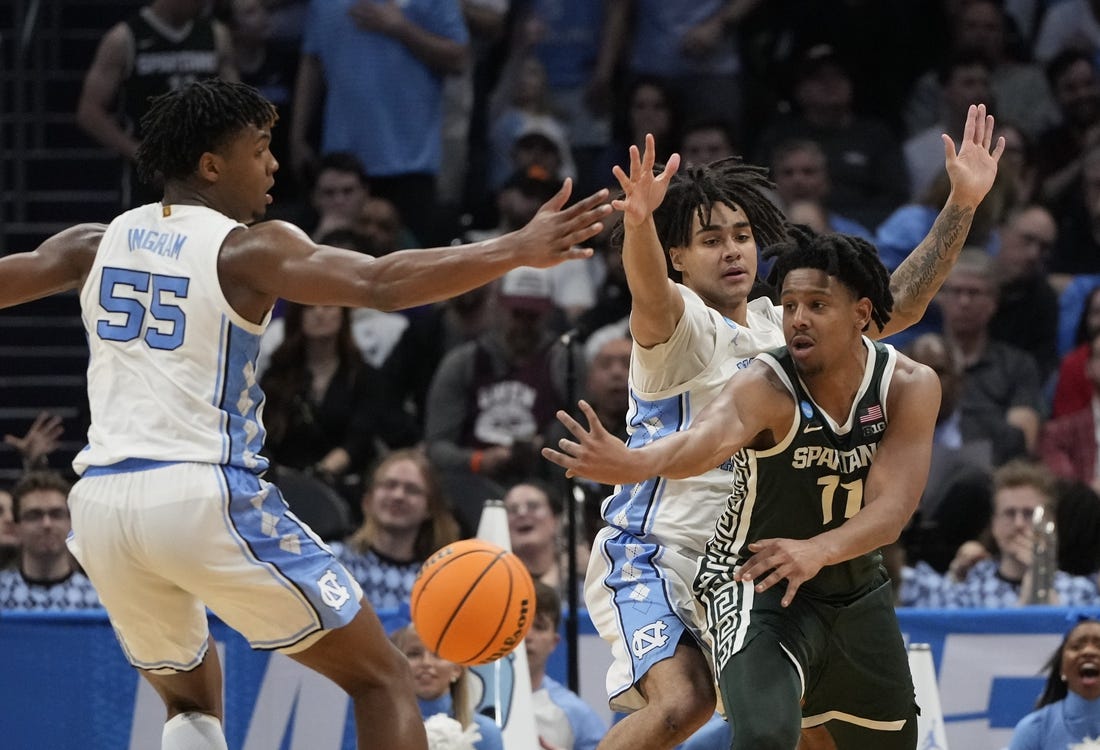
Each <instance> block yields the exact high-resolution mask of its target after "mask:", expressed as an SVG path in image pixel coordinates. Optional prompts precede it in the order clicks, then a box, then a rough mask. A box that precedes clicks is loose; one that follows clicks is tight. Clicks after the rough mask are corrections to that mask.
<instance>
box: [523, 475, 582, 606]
mask: <svg viewBox="0 0 1100 750" xmlns="http://www.w3.org/2000/svg"><path fill="white" fill-rule="evenodd" d="M504 509H505V511H507V513H508V536H509V538H510V540H511V543H512V552H514V553H515V554H516V557H518V558H519V559H520V560H522V561H523V565H524V566H525V567H526V568H527V571H528V572H529V573H530V574H531V577H532V578H534V579H535V580H536V581H541V582H542V583H545V584H546V585H548V586H552V587H553V588H554V590H555V591H557V592H558V593H559V594H565V593H566V592H567V590H568V589H567V586H568V580H567V579H568V572H569V566H568V563H567V559H568V555H567V553H566V549H565V537H564V530H563V528H562V527H563V525H564V524H565V523H567V521H565V520H563V518H562V512H563V510H564V509H563V508H562V498H561V495H559V494H558V493H556V492H553V491H552V490H551V489H550V487H549V485H547V484H545V483H543V482H540V481H538V480H528V481H520V482H518V483H517V484H514V485H512V486H511V487H509V488H508V491H507V492H505V493H504ZM579 546H581V545H580V544H578V547H579ZM578 551H579V550H578ZM583 551H584V554H583V555H580V556H579V559H578V562H577V568H578V571H579V575H578V578H577V585H578V590H579V588H580V585H581V584H582V583H583V581H584V575H583V571H584V570H585V568H586V567H587V565H588V554H587V553H588V547H587V545H584V550H583Z"/></svg>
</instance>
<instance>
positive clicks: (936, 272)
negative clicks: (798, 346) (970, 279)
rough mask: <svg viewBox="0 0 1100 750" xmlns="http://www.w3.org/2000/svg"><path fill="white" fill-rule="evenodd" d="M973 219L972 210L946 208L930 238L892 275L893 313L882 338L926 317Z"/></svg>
mask: <svg viewBox="0 0 1100 750" xmlns="http://www.w3.org/2000/svg"><path fill="white" fill-rule="evenodd" d="M973 219H974V209H973V208H970V207H962V206H953V205H948V206H944V209H943V211H941V212H940V215H939V216H937V217H936V222H935V223H934V224H933V225H932V229H931V230H930V231H929V232H928V236H927V237H925V238H924V240H923V241H922V242H921V243H920V244H919V245H917V247H916V249H915V250H913V252H911V253H910V254H909V257H907V258H906V259H905V260H904V261H902V263H901V265H900V266H898V267H897V270H896V271H894V273H893V274H892V275H891V276H890V292H891V294H893V295H894V313H893V317H892V318H891V320H890V323H889V324H888V326H887V328H886V330H884V331H883V335H888V334H890V333H897V332H898V331H901V330H904V329H905V328H907V327H909V326H910V325H912V324H913V323H915V322H916V321H918V320H920V318H921V317H922V316H923V315H924V311H925V310H926V309H927V307H928V303H929V302H931V301H932V298H933V297H935V296H936V292H938V291H939V289H940V286H941V285H942V284H943V281H944V279H946V278H947V274H948V272H949V271H950V270H951V267H952V266H953V265H954V264H955V260H956V259H957V258H958V257H959V251H961V250H962V247H963V243H964V242H965V241H966V236H967V234H968V233H969V232H970V224H971V222H972V221H973Z"/></svg>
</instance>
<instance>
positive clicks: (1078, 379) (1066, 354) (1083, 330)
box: [1051, 276, 1100, 417]
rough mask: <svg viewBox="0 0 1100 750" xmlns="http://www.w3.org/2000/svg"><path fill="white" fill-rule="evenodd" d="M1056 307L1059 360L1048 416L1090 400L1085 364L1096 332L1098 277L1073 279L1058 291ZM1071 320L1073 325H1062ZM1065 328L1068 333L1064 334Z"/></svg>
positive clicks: (1098, 327) (1099, 331) (1099, 316)
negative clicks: (1057, 314)
mask: <svg viewBox="0 0 1100 750" xmlns="http://www.w3.org/2000/svg"><path fill="white" fill-rule="evenodd" d="M1070 297H1073V298H1076V299H1080V300H1082V302H1081V304H1080V306H1077V305H1075V304H1073V303H1072V301H1071V300H1070V299H1069V298H1070ZM1059 306H1060V308H1061V311H1060V313H1059V323H1058V328H1059V332H1058V341H1059V354H1060V355H1061V357H1062V359H1061V362H1060V363H1059V365H1058V378H1057V380H1056V381H1055V384H1054V402H1053V404H1052V406H1051V417H1063V416H1065V415H1067V414H1072V413H1073V412H1075V411H1078V410H1080V409H1087V408H1088V407H1089V404H1091V403H1092V399H1093V386H1092V381H1091V380H1089V377H1088V373H1087V372H1086V366H1087V364H1088V360H1089V357H1090V356H1091V355H1090V350H1091V345H1090V343H1089V342H1090V341H1091V340H1092V339H1093V338H1094V337H1095V336H1096V335H1098V334H1100V276H1082V277H1077V278H1075V279H1074V281H1073V282H1072V283H1071V284H1070V285H1069V286H1068V287H1066V290H1065V291H1064V292H1062V296H1061V298H1060V300H1059ZM1075 308H1076V310H1075V312H1073V313H1072V314H1071V312H1070V311H1071V310H1074V309H1075ZM1071 319H1072V320H1073V321H1074V323H1073V325H1074V326H1075V328H1070V327H1069V326H1067V325H1066V324H1067V322H1068V321H1069V320H1071ZM1067 329H1068V330H1070V331H1071V332H1072V333H1070V334H1067V333H1066V330H1067Z"/></svg>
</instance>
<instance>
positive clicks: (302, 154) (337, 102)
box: [290, 0, 469, 245]
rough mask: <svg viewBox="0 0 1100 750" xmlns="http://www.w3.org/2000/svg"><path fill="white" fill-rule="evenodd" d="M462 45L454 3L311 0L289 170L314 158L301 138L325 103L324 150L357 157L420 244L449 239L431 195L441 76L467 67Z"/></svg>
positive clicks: (439, 139) (437, 160)
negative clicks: (440, 222) (349, 152)
mask: <svg viewBox="0 0 1100 750" xmlns="http://www.w3.org/2000/svg"><path fill="white" fill-rule="evenodd" d="M468 42H469V34H468V32H467V29H466V21H465V19H464V18H463V15H462V8H461V4H460V2H459V0H408V1H407V2H402V3H395V2H387V3H380V2H375V0H356V1H355V2H352V3H350V5H349V4H347V3H333V2H330V0H313V1H312V2H311V3H310V6H309V12H308V13H307V15H306V22H305V29H304V32H303V41H302V56H301V60H300V62H299V68H298V80H297V83H296V86H295V91H294V116H293V120H292V122H291V134H290V139H291V149H292V154H291V161H292V164H293V166H294V168H295V169H296V170H297V171H298V172H299V173H302V172H303V170H304V169H306V168H307V166H308V165H309V164H310V162H311V161H312V160H313V158H314V157H313V149H312V147H311V146H310V144H309V139H308V134H309V131H310V126H311V124H312V123H313V121H314V120H315V118H316V117H317V115H318V113H319V112H320V111H321V108H322V100H323V105H324V114H323V118H322V122H321V149H322V151H326V152H327V151H351V152H352V153H354V154H355V155H356V156H358V157H359V159H360V161H361V162H362V163H363V166H364V167H365V168H366V170H367V173H368V174H369V175H370V178H371V192H372V193H374V194H376V195H381V196H384V197H386V198H389V199H390V200H392V201H393V202H394V205H396V206H397V210H398V211H400V212H401V219H402V221H404V223H405V224H406V225H407V226H408V227H409V229H410V230H411V231H412V233H413V234H414V235H415V236H416V237H417V238H418V240H419V241H420V243H421V244H424V245H432V244H441V243H443V242H447V241H449V240H450V239H451V238H450V237H448V236H441V235H445V234H446V232H444V231H443V230H442V229H441V228H440V227H439V226H438V222H437V219H438V215H437V214H438V209H437V198H436V196H437V193H436V178H437V176H438V173H439V169H440V165H441V162H442V149H443V146H442V144H443V77H444V76H446V75H448V74H457V73H461V72H463V70H465V68H466V66H467V65H468V64H469V46H468ZM365 123H369V127H366V126H365V125H364V124H365Z"/></svg>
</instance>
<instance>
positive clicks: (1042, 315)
mask: <svg viewBox="0 0 1100 750" xmlns="http://www.w3.org/2000/svg"><path fill="white" fill-rule="evenodd" d="M997 234H998V239H999V242H1000V248H999V249H998V251H997V254H996V255H995V256H994V258H993V267H994V269H995V270H996V273H997V280H998V286H999V289H998V294H997V312H996V313H994V314H993V320H992V321H991V322H990V328H989V330H990V334H991V335H992V336H993V338H995V339H997V340H999V341H1003V342H1005V343H1006V344H1011V345H1012V346H1016V347H1018V348H1020V349H1023V350H1024V351H1026V352H1028V353H1029V354H1031V356H1032V357H1034V358H1035V363H1036V364H1037V365H1038V366H1039V379H1040V382H1042V383H1046V382H1047V379H1048V378H1049V377H1050V376H1051V375H1052V374H1053V373H1054V371H1055V369H1056V368H1057V366H1058V350H1057V332H1058V294H1057V292H1055V291H1054V287H1052V286H1051V285H1050V282H1049V281H1048V280H1047V275H1046V261H1047V259H1048V258H1049V257H1050V250H1051V248H1052V247H1054V241H1055V238H1056V237H1057V236H1058V226H1057V225H1056V224H1055V223H1054V217H1052V216H1051V215H1050V211H1048V210H1047V209H1046V208H1044V207H1042V206H1040V205H1038V204H1031V205H1028V206H1020V207H1018V208H1014V209H1012V210H1010V211H1009V212H1008V215H1007V216H1006V217H1005V220H1004V222H1003V223H1002V224H1001V226H1000V228H999V230H998V232H997Z"/></svg>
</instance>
